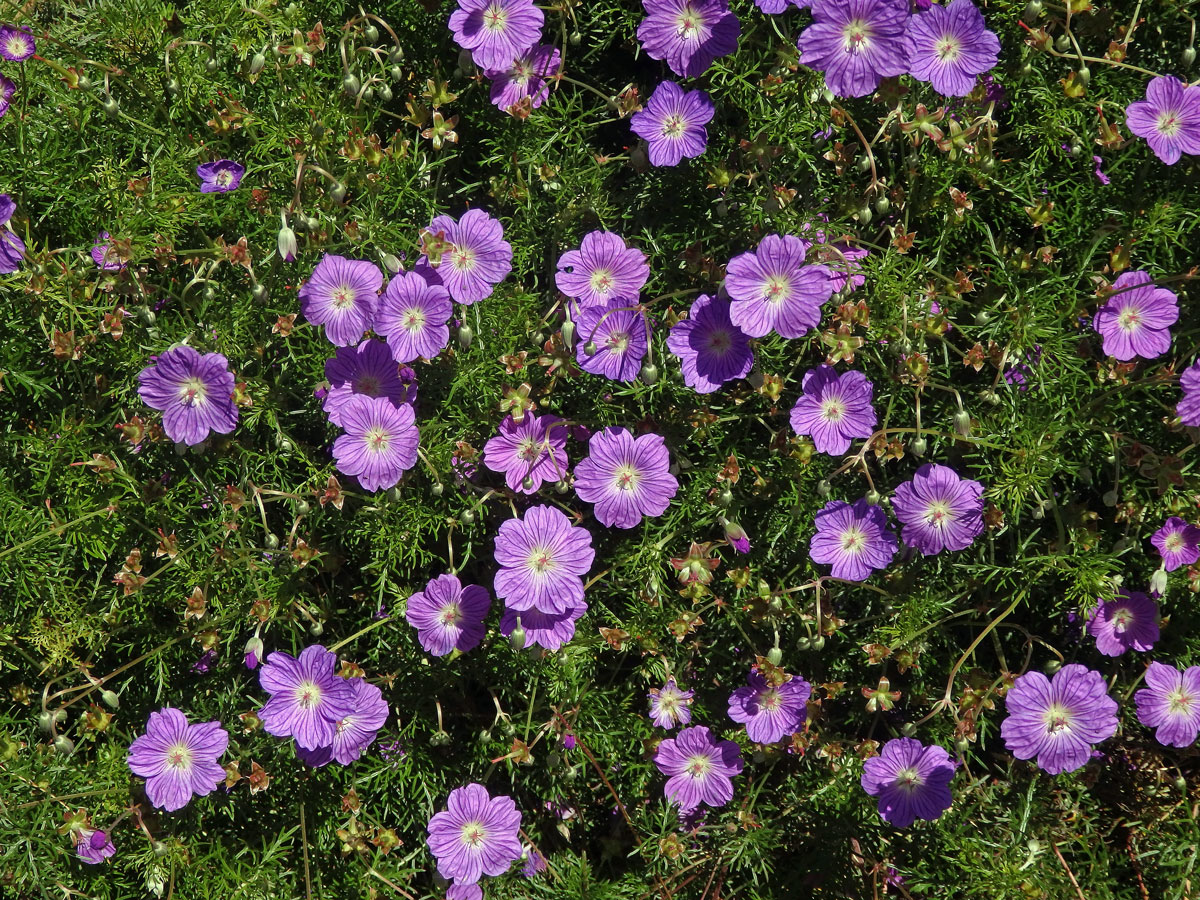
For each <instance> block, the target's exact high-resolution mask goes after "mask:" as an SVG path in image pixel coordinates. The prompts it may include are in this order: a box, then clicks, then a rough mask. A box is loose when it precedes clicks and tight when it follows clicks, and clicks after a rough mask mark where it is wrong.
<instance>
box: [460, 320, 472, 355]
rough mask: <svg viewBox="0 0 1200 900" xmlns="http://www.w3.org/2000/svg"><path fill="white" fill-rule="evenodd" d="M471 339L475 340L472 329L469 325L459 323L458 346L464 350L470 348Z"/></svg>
mask: <svg viewBox="0 0 1200 900" xmlns="http://www.w3.org/2000/svg"><path fill="white" fill-rule="evenodd" d="M473 340H475V331H474V329H472V328H471V326H470V325H460V326H459V329H458V346H460V347H462V348H463V349H464V350H467V349H470V347H471V342H472V341H473Z"/></svg>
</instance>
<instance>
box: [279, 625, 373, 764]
mask: <svg viewBox="0 0 1200 900" xmlns="http://www.w3.org/2000/svg"><path fill="white" fill-rule="evenodd" d="M336 666H337V655H336V654H335V653H332V652H331V651H329V650H326V649H325V648H324V647H322V646H321V645H320V644H313V645H312V646H311V647H305V648H304V649H303V650H302V651H300V656H299V657H293V656H292V655H290V654H288V653H283V652H281V651H276V652H274V653H272V654H271V655H270V656H268V657H267V661H266V663H265V664H264V665H263V667H262V668H261V669H259V671H258V683H259V684H260V685H261V686H262V689H263V690H264V691H266V692H267V693H268V694H270V695H271V697H270V699H269V700H267V702H266V703H264V704H263V706H262V709H260V710H259V711H258V717H259V718H260V719H262V722H263V728H264V729H266V732H267V734H273V735H275V737H294V738H295V739H296V744H297V746H299V747H300V748H301V749H302V750H316V749H318V748H319V747H329V746H331V745H332V744H333V739H334V738H335V737H337V726H338V722H340V721H341V720H342V719H344V718H346V716H348V715H351V714H352V713H353V712H354V689H353V688H351V687H350V683H349V682H348V681H346V679H344V678H339V677H338V676H337V675H336V674H335V672H334V669H335V667H336Z"/></svg>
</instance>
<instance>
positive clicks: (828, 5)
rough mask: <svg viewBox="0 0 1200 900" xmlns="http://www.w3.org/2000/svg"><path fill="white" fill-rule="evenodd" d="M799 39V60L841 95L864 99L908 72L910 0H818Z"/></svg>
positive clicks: (815, 0)
mask: <svg viewBox="0 0 1200 900" xmlns="http://www.w3.org/2000/svg"><path fill="white" fill-rule="evenodd" d="M812 14H813V24H811V25H809V26H808V28H806V29H804V31H803V32H801V34H800V39H799V41H797V46H798V47H799V48H800V61H801V62H802V63H803V64H804V65H806V66H808V67H809V68H810V69H816V70H817V71H819V72H824V73H825V84H826V85H828V86H829V89H830V90H831V91H833V92H834V93H835V94H836V95H837V96H839V97H865V96H866V95H867V94H869V93H871V92H872V91H874V90H875V88H877V87H879V82H880V81H882V80H883V79H884V78H886V77H890V76H893V75H903V74H904V73H905V72H907V71H908V54H907V46H906V44H905V34H906V31H907V29H908V20H909V16H908V0H814V2H813V4H812Z"/></svg>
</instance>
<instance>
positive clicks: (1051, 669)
mask: <svg viewBox="0 0 1200 900" xmlns="http://www.w3.org/2000/svg"><path fill="white" fill-rule="evenodd" d="M1061 668H1062V662H1061V660H1057V659H1052V660H1050V661H1049V662H1048V663H1046V664H1045V665H1044V666H1042V671H1044V672H1045V673H1046V674H1047V675H1053V674H1054V673H1055V672H1057V671H1058V670H1059V669H1061Z"/></svg>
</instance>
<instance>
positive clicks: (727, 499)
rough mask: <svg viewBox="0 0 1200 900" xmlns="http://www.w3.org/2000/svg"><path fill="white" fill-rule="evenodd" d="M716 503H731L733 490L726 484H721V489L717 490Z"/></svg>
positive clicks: (726, 505)
mask: <svg viewBox="0 0 1200 900" xmlns="http://www.w3.org/2000/svg"><path fill="white" fill-rule="evenodd" d="M717 503H718V504H719V505H720V506H725V507H728V506H729V504H731V503H733V491H731V490H730V489H729V487H728V486H722V488H721V490H719V491H717Z"/></svg>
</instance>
